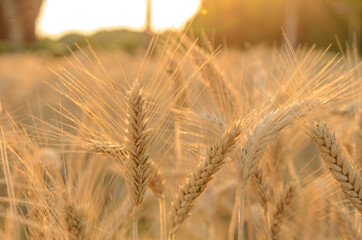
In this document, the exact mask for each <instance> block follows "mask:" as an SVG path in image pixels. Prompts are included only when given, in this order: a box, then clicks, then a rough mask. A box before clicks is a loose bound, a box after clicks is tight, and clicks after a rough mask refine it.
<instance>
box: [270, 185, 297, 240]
mask: <svg viewBox="0 0 362 240" xmlns="http://www.w3.org/2000/svg"><path fill="white" fill-rule="evenodd" d="M295 193H296V187H295V185H290V186H289V187H287V188H286V190H285V191H284V193H283V195H282V197H281V199H280V201H279V202H278V203H277V205H276V209H275V211H274V214H273V218H272V223H271V229H270V233H271V236H270V238H271V239H273V240H276V239H279V235H280V232H281V226H282V224H283V222H284V219H285V216H286V215H287V213H288V210H289V209H290V207H291V205H292V203H293V200H294V199H295Z"/></svg>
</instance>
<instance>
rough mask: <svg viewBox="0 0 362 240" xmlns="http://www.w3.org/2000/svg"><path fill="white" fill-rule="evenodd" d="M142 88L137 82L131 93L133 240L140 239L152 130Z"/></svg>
mask: <svg viewBox="0 0 362 240" xmlns="http://www.w3.org/2000/svg"><path fill="white" fill-rule="evenodd" d="M145 108H146V106H145V97H144V93H143V89H142V88H140V86H139V85H138V80H136V81H135V82H134V84H133V86H132V88H131V89H130V91H128V112H127V120H128V122H127V129H126V136H127V141H126V147H125V148H126V152H127V155H126V157H125V159H126V161H125V167H126V172H125V181H126V185H127V188H128V191H129V192H130V196H131V200H132V203H133V207H134V209H133V239H134V240H136V239H138V230H137V218H138V216H137V215H138V207H139V205H140V204H141V202H142V200H143V198H144V195H145V191H146V189H147V184H148V181H149V179H150V168H149V166H150V160H149V155H148V153H147V151H148V150H149V149H148V148H149V136H148V135H149V134H148V132H149V130H148V128H147V122H148V118H147V117H146V111H145Z"/></svg>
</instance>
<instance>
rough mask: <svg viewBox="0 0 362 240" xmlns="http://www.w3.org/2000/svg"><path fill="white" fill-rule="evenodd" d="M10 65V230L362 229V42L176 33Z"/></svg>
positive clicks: (6, 60) (55, 235) (5, 190)
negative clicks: (248, 42)
mask: <svg viewBox="0 0 362 240" xmlns="http://www.w3.org/2000/svg"><path fill="white" fill-rule="evenodd" d="M14 63H16V64H14ZM17 69H21V70H22V71H18V70H17ZM0 72H1V74H2V76H3V78H4V79H9V80H8V81H3V82H2V83H1V84H2V86H1V91H2V93H1V94H2V96H3V97H2V103H1V106H2V107H1V125H0V126H1V136H0V143H1V147H0V149H1V160H2V161H1V162H2V167H1V173H0V177H1V178H0V180H1V190H0V194H1V196H0V199H1V203H0V216H1V218H0V222H1V225H0V226H1V228H0V239H17V240H22V239H32V240H42V239H47V240H48V239H69V240H78V239H83V240H85V239H102V240H103V239H107V240H113V239H114V240H115V239H134V240H136V239H161V240H166V239H168V240H173V239H176V240H177V239H189V240H191V239H209V240H218V239H227V240H234V239H238V240H242V239H243V240H253V239H267V240H271V239H273V240H274V239H275V240H276V239H298V240H299V239H300V240H302V239H321V240H323V239H328V240H337V239H348V240H352V239H354V240H357V239H362V237H361V236H362V215H361V213H362V177H361V173H362V171H361V169H362V148H361V143H362V108H361V103H362V102H361V100H362V98H361V97H362V95H361V93H362V88H361V86H362V77H361V73H362V65H361V60H360V56H359V55H358V54H357V46H355V45H353V44H352V45H351V46H350V48H349V49H348V50H347V51H345V52H340V53H338V54H336V53H334V52H331V51H330V50H329V49H319V48H318V47H317V46H300V47H298V48H296V49H293V48H292V47H291V46H290V44H288V40H287V38H286V40H285V44H284V45H283V46H281V47H278V48H277V47H275V48H268V47H263V46H255V47H250V48H249V49H247V50H245V51H243V52H239V51H237V50H233V49H228V48H226V47H225V48H223V47H221V48H219V47H214V46H212V44H211V43H210V42H209V41H207V40H204V39H199V40H194V39H190V38H188V37H187V36H186V35H184V34H183V33H179V34H168V35H167V34H164V35H162V36H158V37H154V38H153V40H152V41H151V43H150V45H149V47H148V49H147V50H146V51H139V52H138V53H136V54H135V55H129V54H126V53H121V52H106V51H97V50H94V49H93V48H92V46H91V43H89V44H88V46H87V47H82V48H80V47H79V48H78V49H77V50H75V51H72V52H71V54H70V55H69V56H68V57H64V58H61V59H59V58H53V57H50V56H46V55H44V56H41V55H31V54H28V55H26V54H24V55H21V56H20V55H11V56H6V55H5V56H2V57H1V59H0Z"/></svg>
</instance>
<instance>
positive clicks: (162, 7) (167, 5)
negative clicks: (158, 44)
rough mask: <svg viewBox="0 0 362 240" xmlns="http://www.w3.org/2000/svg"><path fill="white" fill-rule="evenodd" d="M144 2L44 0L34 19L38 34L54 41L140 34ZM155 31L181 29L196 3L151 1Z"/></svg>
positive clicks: (144, 13) (142, 0) (183, 0)
mask: <svg viewBox="0 0 362 240" xmlns="http://www.w3.org/2000/svg"><path fill="white" fill-rule="evenodd" d="M146 2H147V0H132V1H125V0H119V1H117V0H102V1H101V0H62V1H59V0H47V1H46V2H45V3H44V5H43V8H42V10H41V12H40V16H39V19H38V30H37V31H38V34H39V35H41V36H50V37H58V36H60V35H63V34H65V33H69V32H80V33H86V34H87V33H88V34H89V33H93V32H95V31H97V30H100V29H116V28H120V27H125V28H128V29H132V30H142V29H143V28H144V26H145V19H146ZM151 2H152V5H151V6H152V7H151V9H152V21H151V22H152V27H153V28H154V29H155V30H164V29H168V28H179V27H181V26H182V25H183V24H184V23H185V22H186V21H187V19H188V18H190V17H191V16H193V15H194V14H195V12H196V11H197V10H198V8H199V5H200V1H199V0H151Z"/></svg>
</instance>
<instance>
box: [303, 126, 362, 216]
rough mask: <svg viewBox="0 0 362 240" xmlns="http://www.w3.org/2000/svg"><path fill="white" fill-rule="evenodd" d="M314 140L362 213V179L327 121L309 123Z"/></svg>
mask: <svg viewBox="0 0 362 240" xmlns="http://www.w3.org/2000/svg"><path fill="white" fill-rule="evenodd" d="M309 133H310V137H311V139H312V141H313V142H314V143H315V145H316V146H317V148H318V150H319V153H320V155H321V157H322V159H323V160H324V162H325V164H326V165H327V167H328V169H329V171H330V173H331V174H332V176H333V177H334V179H336V180H337V181H338V182H339V183H340V187H341V188H342V190H343V192H344V193H345V194H346V196H347V197H348V198H349V200H350V201H351V203H352V204H353V205H354V206H355V207H356V208H357V209H358V211H359V212H360V213H362V179H361V175H360V173H359V172H358V170H357V169H356V168H355V167H354V166H353V164H352V162H351V160H350V159H349V157H348V156H347V155H346V154H345V153H344V152H343V150H342V148H341V146H340V145H339V143H338V142H337V139H336V137H335V136H334V134H333V133H332V132H331V131H330V130H329V128H328V127H327V125H326V123H324V122H320V123H315V124H312V125H309Z"/></svg>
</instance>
